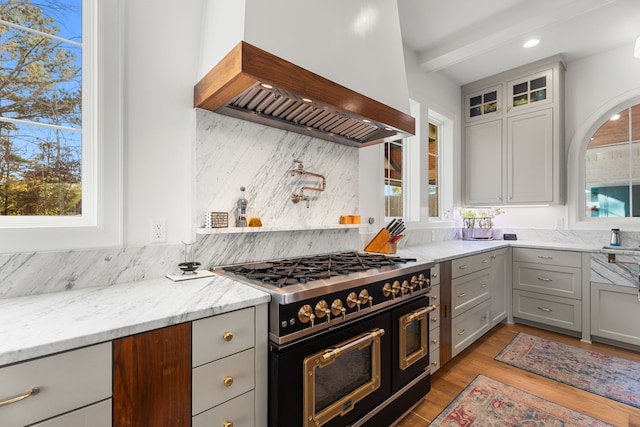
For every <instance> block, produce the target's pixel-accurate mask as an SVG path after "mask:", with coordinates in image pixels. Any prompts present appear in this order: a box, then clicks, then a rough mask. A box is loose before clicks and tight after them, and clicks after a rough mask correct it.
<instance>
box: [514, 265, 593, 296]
mask: <svg viewBox="0 0 640 427" xmlns="http://www.w3.org/2000/svg"><path fill="white" fill-rule="evenodd" d="M513 288H514V289H521V290H525V291H530V292H540V293H544V294H547V295H556V296H559V297H567V298H575V299H580V298H581V297H582V270H581V269H580V268H574V267H563V266H558V265H542V264H531V263H524V262H514V263H513Z"/></svg>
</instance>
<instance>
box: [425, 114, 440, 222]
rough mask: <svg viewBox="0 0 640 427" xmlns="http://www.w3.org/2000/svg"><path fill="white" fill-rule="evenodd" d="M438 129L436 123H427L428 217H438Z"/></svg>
mask: <svg viewBox="0 0 640 427" xmlns="http://www.w3.org/2000/svg"><path fill="white" fill-rule="evenodd" d="M439 135H440V127H439V126H438V124H436V123H432V122H429V151H428V153H427V157H428V159H427V163H428V170H429V178H428V184H427V185H428V187H429V217H430V218H437V217H439V216H440V202H439V197H438V196H439V194H440V168H439V167H438V166H439V164H440V137H439Z"/></svg>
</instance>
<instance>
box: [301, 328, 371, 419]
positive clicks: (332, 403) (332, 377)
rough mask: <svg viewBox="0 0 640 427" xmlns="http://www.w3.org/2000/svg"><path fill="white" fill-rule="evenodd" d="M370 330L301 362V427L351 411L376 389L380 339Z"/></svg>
mask: <svg viewBox="0 0 640 427" xmlns="http://www.w3.org/2000/svg"><path fill="white" fill-rule="evenodd" d="M382 335H384V329H374V330H371V331H369V332H367V333H364V334H362V335H359V336H357V337H355V338H353V339H350V340H348V341H344V342H342V343H340V344H338V345H337V346H336V347H334V348H329V349H326V350H323V351H320V352H318V353H316V354H313V355H311V356H309V357H307V358H305V359H304V424H303V425H304V426H307V427H318V426H321V425H323V424H325V423H327V422H328V421H330V420H331V419H333V418H335V417H337V416H341V415H344V414H346V413H347V412H349V411H351V410H352V409H353V407H354V405H355V404H356V403H357V402H358V401H360V400H362V399H363V398H365V397H366V396H368V395H369V394H371V393H372V392H373V391H375V390H377V389H378V388H379V387H380V367H381V366H380V365H381V363H380V358H381V355H380V337H382Z"/></svg>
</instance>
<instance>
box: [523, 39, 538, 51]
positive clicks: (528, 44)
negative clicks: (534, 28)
mask: <svg viewBox="0 0 640 427" xmlns="http://www.w3.org/2000/svg"><path fill="white" fill-rule="evenodd" d="M539 44H540V40H538V39H531V40H527V41H526V42H525V43H524V44H523V45H522V47H525V48H527V49H528V48H530V47H534V46H538V45H539Z"/></svg>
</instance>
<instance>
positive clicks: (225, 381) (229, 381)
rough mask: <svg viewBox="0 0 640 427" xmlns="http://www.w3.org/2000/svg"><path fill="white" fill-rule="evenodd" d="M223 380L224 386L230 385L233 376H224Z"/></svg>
mask: <svg viewBox="0 0 640 427" xmlns="http://www.w3.org/2000/svg"><path fill="white" fill-rule="evenodd" d="M223 382H224V386H225V387H231V384H233V377H228V376H227V377H224V381H223Z"/></svg>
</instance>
